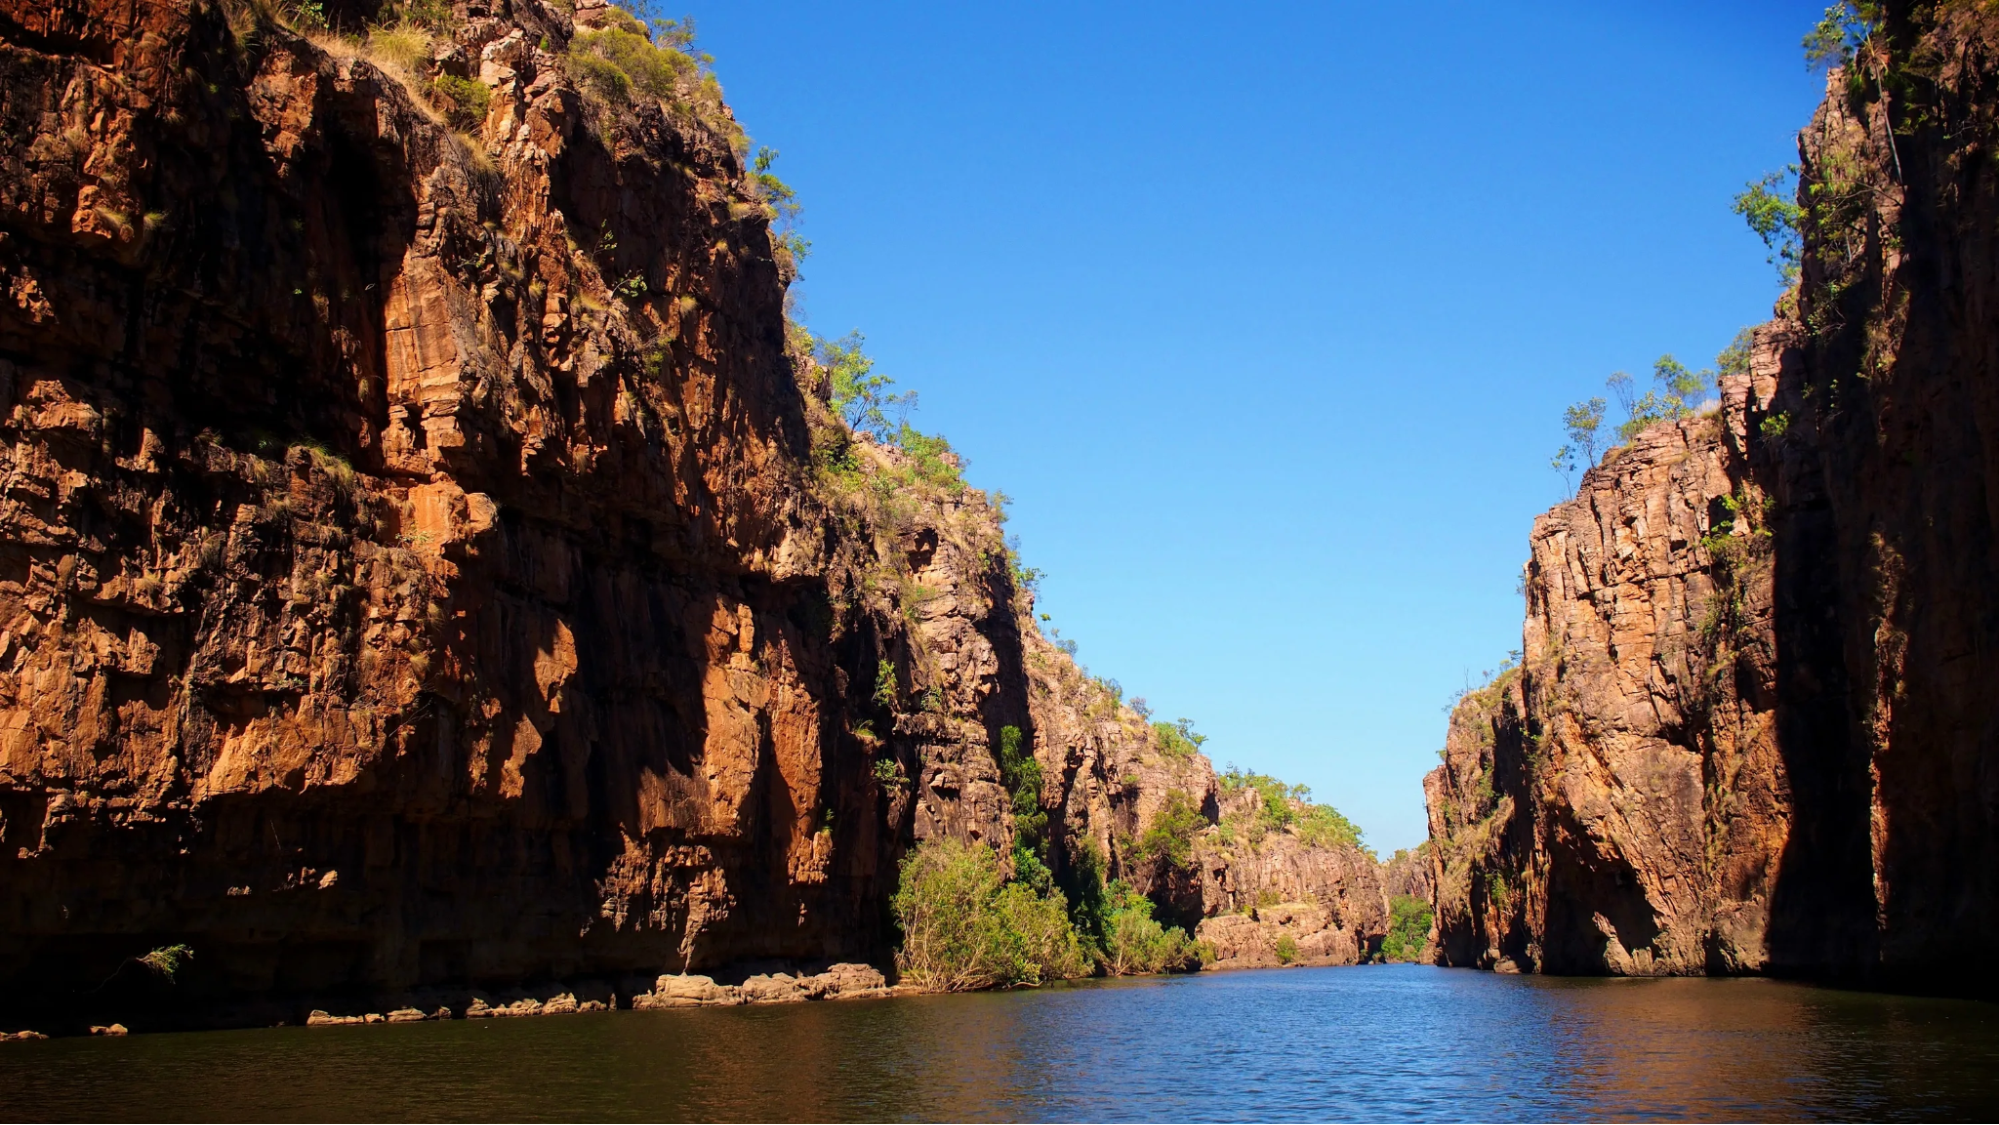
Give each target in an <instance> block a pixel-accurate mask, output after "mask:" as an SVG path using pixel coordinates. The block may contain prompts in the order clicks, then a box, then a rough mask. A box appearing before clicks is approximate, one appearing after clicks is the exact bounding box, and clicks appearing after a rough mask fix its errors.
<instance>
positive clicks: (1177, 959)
mask: <svg viewBox="0 0 1999 1125" xmlns="http://www.w3.org/2000/svg"><path fill="white" fill-rule="evenodd" d="M1107 897H1108V899H1109V907H1110V909H1109V913H1108V917H1107V919H1106V922H1105V926H1104V942H1103V952H1102V956H1101V963H1102V965H1103V969H1104V972H1105V973H1106V974H1108V975H1110V976H1114V977H1117V976H1127V975H1131V974H1135V973H1160V972H1168V971H1171V970H1174V969H1184V968H1195V967H1198V966H1199V965H1200V955H1199V952H1198V951H1197V950H1196V948H1195V946H1194V943H1193V942H1192V941H1189V940H1188V938H1187V932H1186V931H1185V930H1182V929H1181V928H1180V927H1178V926H1165V925H1162V924H1160V922H1159V921H1158V920H1157V919H1155V918H1153V916H1152V900H1150V899H1148V898H1146V897H1145V896H1144V895H1142V894H1140V893H1138V892H1137V891H1136V890H1133V889H1132V888H1131V887H1129V886H1126V885H1125V883H1124V882H1123V881H1122V880H1118V881H1115V882H1113V883H1111V885H1110V887H1109V890H1108V895H1107Z"/></svg>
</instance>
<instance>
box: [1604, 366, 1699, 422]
mask: <svg viewBox="0 0 1999 1125" xmlns="http://www.w3.org/2000/svg"><path fill="white" fill-rule="evenodd" d="M1713 380H1714V372H1712V371H1689V370H1687V366H1686V365H1685V364H1683V363H1681V362H1680V361H1679V360H1677V359H1674V358H1673V357H1672V356H1670V355H1662V356H1660V357H1659V359H1658V361H1657V362H1656V363H1654V364H1653V365H1652V381H1653V383H1654V384H1655V386H1654V387H1653V389H1652V390H1649V391H1646V392H1645V395H1644V397H1642V398H1638V399H1635V400H1634V399H1633V398H1631V393H1630V392H1631V376H1629V375H1627V374H1625V373H1624V372H1622V371H1620V372H1618V373H1616V374H1615V375H1612V376H1611V377H1610V380H1609V383H1608V385H1609V386H1610V388H1611V389H1612V390H1613V391H1615V392H1617V393H1618V396H1619V397H1620V398H1622V399H1623V400H1624V402H1625V412H1626V415H1627V416H1626V418H1625V420H1624V423H1623V424H1622V425H1620V426H1618V427H1617V436H1618V438H1619V439H1620V440H1622V441H1630V440H1631V439H1632V438H1634V437H1637V436H1638V434H1639V432H1640V431H1642V430H1644V429H1645V428H1646V427H1647V426H1650V425H1652V424H1653V423H1655V422H1664V421H1667V420H1670V419H1677V418H1685V417H1687V416H1688V415H1689V414H1692V413H1693V412H1694V410H1695V409H1696V408H1697V407H1699V405H1700V403H1701V400H1702V399H1703V398H1705V397H1706V393H1707V388H1708V385H1709V384H1710V383H1711V382H1713Z"/></svg>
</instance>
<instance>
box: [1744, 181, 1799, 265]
mask: <svg viewBox="0 0 1999 1125" xmlns="http://www.w3.org/2000/svg"><path fill="white" fill-rule="evenodd" d="M1797 174H1798V166H1797V165H1795V164H1792V165H1790V166H1788V167H1786V168H1785V169H1784V170H1783V171H1782V172H1771V173H1770V174H1768V175H1766V176H1764V177H1763V178H1761V179H1758V180H1751V181H1750V182H1749V183H1748V184H1747V185H1745V186H1744V187H1743V190H1742V192H1741V194H1739V195H1737V196H1736V197H1735V202H1734V205H1733V210H1734V211H1735V213H1736V214H1738V215H1740V216H1742V219H1743V221H1744V222H1746V223H1748V224H1749V229H1750V230H1753V231H1755V232H1756V237H1758V238H1760V239H1762V240H1763V246H1764V248H1766V249H1767V250H1769V251H1770V259H1769V261H1770V264H1771V265H1773V266H1775V267H1777V276H1778V277H1780V278H1781V279H1782V280H1783V282H1784V285H1785V286H1786V287H1789V286H1790V285H1791V283H1792V282H1794V281H1796V280H1797V279H1798V266H1799V263H1800V261H1802V247H1803V240H1802V238H1801V237H1800V236H1799V234H1798V224H1799V222H1800V221H1801V220H1802V219H1803V218H1804V217H1805V212H1804V208H1802V207H1799V206H1798V205H1797V203H1796V202H1795V199H1796V196H1797V188H1796V186H1795V181H1796V177H1797Z"/></svg>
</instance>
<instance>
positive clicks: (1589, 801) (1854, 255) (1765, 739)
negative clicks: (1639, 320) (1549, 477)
mask: <svg viewBox="0 0 1999 1125" xmlns="http://www.w3.org/2000/svg"><path fill="white" fill-rule="evenodd" d="M1995 81H1999V18H1995V17H1994V16H1992V15H1991V14H1989V13H1986V12H1983V11H1982V10H1976V9H1973V8H1972V7H1971V6H1967V5H1948V6H1936V7H1930V6H1923V7H1916V6H1912V5H1908V4H1889V5H1886V10H1885V12H1884V15H1883V22H1882V24H1881V26H1880V27H1879V28H1878V29H1877V30H1876V32H1875V33H1874V36H1873V38H1872V39H1871V40H1870V41H1869V42H1868V43H1867V44H1865V45H1863V46H1862V48H1861V50H1860V52H1859V55H1858V57H1857V58H1856V60H1855V61H1854V62H1852V63H1851V64H1850V65H1848V66H1847V67H1846V68H1844V69H1843V70H1838V71H1835V72H1834V73H1833V74H1832V75H1831V77H1830V80H1829V83H1828V92H1827V97H1826V100H1825V102H1824V104H1823V105H1822V106H1821V108H1820V109H1819V111H1818V113H1817V114H1816V115H1815V117H1814V118H1813V121H1812V123H1811V124H1810V126H1809V127H1807V128H1806V130H1805V131H1804V132H1803V133H1802V134H1801V135H1800V146H1799V147H1800V156H1801V168H1802V174H1801V177H1800V180H1801V183H1800V191H1799V201H1800V203H1801V205H1802V206H1803V216H1802V220H1801V229H1802V233H1803V236H1804V252H1803V269H1802V274H1801V277H1800V280H1799V284H1798V285H1797V287H1796V288H1795V289H1794V290H1793V291H1792V292H1791V293H1789V294H1787V295H1786V297H1785V299H1784V301H1783V302H1781V303H1780V306H1779V310H1778V311H1779V317H1778V319H1777V320H1776V321H1774V322H1772V323H1771V324H1768V325H1765V326H1764V327H1763V328H1761V329H1759V330H1758V331H1757V333H1756V336H1755V347H1754V349H1753V354H1752V356H1751V357H1750V360H1749V363H1748V365H1747V366H1748V370H1746V371H1738V372H1733V373H1729V374H1727V375H1726V376H1725V377H1724V378H1723V380H1722V386H1721V403H1720V406H1719V408H1718V409H1717V410H1715V411H1713V412H1712V413H1710V414H1708V415H1706V416H1702V417H1696V418H1689V419H1683V420H1679V421H1676V422H1672V423H1668V424H1665V425H1661V426H1658V427H1655V428H1653V429H1651V430H1648V431H1646V432H1645V433H1643V434H1641V435H1639V436H1638V437H1637V438H1636V440H1634V441H1633V442H1632V443H1630V444H1629V445H1628V446H1626V447H1624V448H1622V449H1620V450H1615V451H1613V452H1612V453H1611V454H1610V455H1608V456H1607V457H1606V458H1605V461H1604V464H1603V465H1601V466H1600V467H1597V468H1595V469H1592V470H1591V471H1590V472H1589V473H1588V475H1587V476H1586V477H1585V479H1584V482H1583V485H1582V487H1581V489H1580V490H1579V493H1578V495H1577V497H1576V499H1575V500H1573V501H1570V502H1568V503H1566V504H1563V505H1560V506H1558V507H1556V508H1555V509H1554V510H1553V511H1551V512H1550V513H1548V514H1547V515H1545V516H1543V517H1541V518H1540V519H1539V520H1537V521H1536V523H1535V526H1534V531H1533V534H1532V536H1531V550H1532V558H1531V561H1530V562H1529V563H1528V567H1527V574H1526V590H1527V621H1526V626H1525V629H1524V634H1523V650H1522V651H1523V653H1524V658H1523V661H1522V666H1521V667H1519V668H1518V669H1511V670H1509V671H1508V672H1507V673H1506V674H1505V675H1504V676H1502V677H1501V679H1500V680H1499V681H1497V682H1495V683H1494V684H1492V685H1489V686H1488V687H1487V688H1485V689H1482V690H1481V691H1479V692H1474V693H1471V694H1470V695H1468V696H1467V697H1466V699H1465V700H1463V701H1462V702H1461V703H1460V705H1459V706H1458V708H1457V709H1456V711H1455V712H1454V713H1453V715H1452V720H1451V726H1450V732H1449V735H1448V737H1447V742H1446V746H1445V752H1444V759H1445V760H1444V764H1443V765H1442V766H1441V767H1440V768H1439V769H1438V770H1436V771H1435V772H1433V773H1432V774H1431V775H1430V776H1429V778H1427V779H1426V782H1425V791H1426V797H1427V799H1428V804H1429V809H1430V822H1431V832H1432V840H1433V843H1434V845H1435V847H1434V853H1433V874H1434V877H1435V879H1436V888H1437V889H1436V895H1437V930H1436V941H1437V945H1436V955H1437V958H1438V959H1439V961H1440V962H1442V963H1445V964H1469V965H1485V966H1491V967H1496V968H1502V969H1512V968H1518V969H1527V970H1542V971H1550V972H1613V973H1638V974H1643V973H1694V972H1769V973H1781V974H1791V975H1808V976H1815V977H1836V978H1842V979H1850V980H1856V981H1861V982H1866V983H1875V984H1882V985H1889V986H1896V987H1917V988H1929V989H1938V990H1944V991H1951V992H1958V993H1965V994H1976V995H1988V996H1989V995H1993V994H1994V993H1995V988H1996V987H1999V986H1996V985H1995V980H1999V978H1995V974H1994V970H1993V969H1992V968H1991V965H1992V959H1991V958H1990V957H1989V956H1984V954H1986V953H1988V952H1989V950H1990V948H1991V945H1992V940H1993V939H1992V936H1991V935H1992V934H1993V932H1994V930H1993V923H1994V921H1995V919H1994V917H1993V914H1994V910H1995V897H1994V895H1995V888H1994V886H1993V884H1992V880H1993V878H1994V876H1993V874H1992V868H1993V862H1994V860H1995V859H1999V854H1995V852H1999V836H1995V830H1999V745H1995V739H1999V709H1995V707H1994V703H1993V697H1992V695H1991V694H1990V691H1989V686H1990V685H1991V684H1993V683H1995V682H1999V680H1995V676H1999V664H1995V661H1999V584H1996V583H1995V581H1994V579H1995V577H1999V576H1995V573H1994V570H1995V564H1999V554H1995V548H1994V533H1995V529H1999V507H1995V504H1999V444H1995V443H1999V391H1995V390H1994V387H1995V386H1999V383H1995V377H1999V369H1995V362H1999V354H1995V339H1996V338H1995V335H1994V333H1993V331H1992V330H1991V329H1990V328H1989V327H1988V321H1987V319H1986V317H1985V314H1986V312H1987V311H1989V310H1990V309H1991V308H1993V307H1995V305H1994V302H1995V300H1999V245H1995V241H1994V233H1995V230H1999V180H1995V173H1999V168H1995V166H1994V162H1993V158H1992V153H1993V151H1994V149H1993V145H1994V143H1995V141H1999V130H1995V122H1994V110H1995V106H1999V90H1995Z"/></svg>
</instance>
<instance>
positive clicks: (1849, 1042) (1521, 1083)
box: [0, 966, 1999, 1120]
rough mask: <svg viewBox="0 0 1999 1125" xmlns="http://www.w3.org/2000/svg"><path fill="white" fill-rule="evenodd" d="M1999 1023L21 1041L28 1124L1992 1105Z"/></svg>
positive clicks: (1153, 1010)
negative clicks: (41, 1121)
mask: <svg viewBox="0 0 1999 1125" xmlns="http://www.w3.org/2000/svg"><path fill="white" fill-rule="evenodd" d="M1995 1111H1999V1008H1995V1007H1993V1006H1991V1005H1985V1004H1978V1003H1972V1002H1966V1001H1948V1000H1928V999H1913V998H1908V997H1894V996H1880V995H1873V994H1867V993H1853V992H1840V991H1835V990H1830V989H1819V988H1812V987H1808V986H1804V985H1797V984H1787V983H1781V982H1776V981H1766V980H1576V979H1571V980H1560V979H1545V978H1535V977H1504V976H1494V975H1491V974H1486V973H1474V972H1467V971H1462V970H1446V969H1432V968H1426V967H1418V966H1386V967H1379V966H1377V967H1365V968H1348V969H1297V970H1286V971H1270V972H1247V973H1225V974H1203V975H1201V976H1196V977H1175V978H1167V979H1155V980H1142V981H1115V982H1100V983H1091V984H1085V985H1080V986H1071V987H1058V988H1048V989H1042V990H1039V991H1034V992H1017V993H1006V994H982V995H971V996H940V997H917V998H909V999H899V1000H886V1001H853V1002H843V1003H827V1004H807V1005H790V1006H783V1007H761V1008H728V1009H708V1010H683V1011H666V1012H616V1013H606V1014H601V1015H576V1016H557V1017H548V1018H543V1019H527V1020H480V1021H456V1022H450V1023H419V1024H397V1025H375V1026H369V1027H342V1028H310V1029H305V1028H288V1029H272V1030H260V1031H231V1032H208V1033H197V1034H184V1035H141V1036H133V1037H131V1038H129V1039H109V1040H107V1039H90V1040H78V1039H71V1040H52V1041H48V1042H42V1043H10V1044H7V1045H5V1046H4V1047H0V1117H4V1118H7V1119H10V1120H17V1119H48V1118H55V1119H85V1118H88V1119H136V1118H144V1119H148V1120H188V1119H253V1118H254V1119H278V1120H283V1119H301V1118H309V1119H315V1120H344V1119H379V1118H390V1119H405V1120H454V1119H470V1118H495V1117H498V1118H506V1119H515V1120H568V1119H593V1120H632V1119H644V1120H655V1119H712V1120H994V1119H1006V1120H1014V1119H1024V1120H1036V1119H1056V1120H1074V1119H1088V1120H1159V1119H1182V1120H1215V1119H1220V1120H1236V1119H1255V1120H1324V1119H1409V1118H1430V1119H1435V1118H1443V1119H1453V1120H1463V1119H1483V1120H1518V1119H1547V1118H1584V1117H1587V1118H1708V1119H1721V1118H1728V1119H1742V1118H1753V1119H1796V1118H1824V1117H1847V1118H1860V1117H1865V1118H1895V1119H1926V1118H1965V1117H1979V1118H1981V1119H1986V1120H1990V1119H1993V1118H1994V1116H1995Z"/></svg>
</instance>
